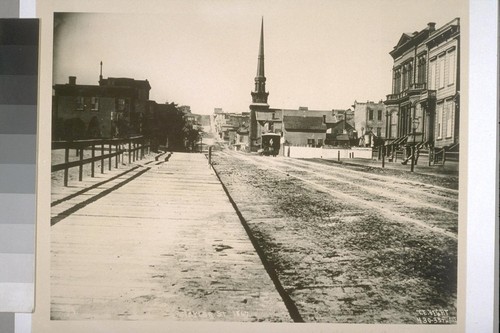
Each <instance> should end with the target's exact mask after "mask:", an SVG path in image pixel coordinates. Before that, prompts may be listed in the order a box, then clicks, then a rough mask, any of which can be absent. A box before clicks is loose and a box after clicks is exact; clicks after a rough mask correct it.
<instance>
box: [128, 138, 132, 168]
mask: <svg viewBox="0 0 500 333" xmlns="http://www.w3.org/2000/svg"><path fill="white" fill-rule="evenodd" d="M130 154H132V141H129V142H128V164H130V163H132V156H130Z"/></svg>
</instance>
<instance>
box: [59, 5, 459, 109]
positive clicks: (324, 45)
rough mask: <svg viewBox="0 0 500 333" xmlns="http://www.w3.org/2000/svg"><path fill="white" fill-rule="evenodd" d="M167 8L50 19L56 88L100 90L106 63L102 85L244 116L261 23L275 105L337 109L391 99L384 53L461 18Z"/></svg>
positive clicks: (314, 9)
mask: <svg viewBox="0 0 500 333" xmlns="http://www.w3.org/2000/svg"><path fill="white" fill-rule="evenodd" d="M138 3H140V1H139V2H138ZM163 3H164V5H162V7H161V8H160V7H159V8H157V10H155V13H152V14H144V13H141V14H137V13H135V14H123V13H122V14H115V13H71V14H63V15H56V20H55V22H54V27H55V36H54V83H66V82H67V80H68V76H70V75H74V76H77V83H80V84H97V81H98V79H99V62H100V61H103V63H104V66H103V76H104V77H108V76H109V77H131V78H135V79H142V80H144V79H148V80H149V82H150V84H151V87H152V88H151V93H150V98H151V99H153V100H156V101H157V102H158V103H164V102H166V101H168V102H175V103H177V104H179V105H190V106H191V109H192V111H193V112H194V113H202V114H208V113H212V112H213V109H214V108H215V107H221V108H223V109H224V111H226V112H244V111H248V106H249V104H250V102H251V96H250V92H251V91H252V89H253V86H254V77H255V74H256V69H257V54H258V46H259V37H260V21H261V17H262V16H263V17H264V43H265V70H266V77H267V90H268V91H269V99H268V102H269V104H270V105H271V107H273V108H298V107H299V106H308V107H309V109H322V110H327V109H333V108H335V109H343V108H349V107H350V105H352V103H353V102H354V100H358V101H366V100H374V101H378V100H381V99H385V96H386V95H387V94H389V93H390V92H391V68H392V63H393V61H392V58H391V56H390V55H389V52H390V51H391V50H392V48H393V47H394V46H395V45H396V43H397V42H398V40H399V38H400V37H401V34H402V33H403V32H413V31H420V30H422V29H424V28H425V27H426V25H427V23H428V22H436V28H439V27H441V26H442V25H443V24H445V23H447V22H449V21H451V20H452V19H453V18H455V17H463V15H462V14H461V10H460V7H459V1H457V0H453V1H451V0H420V1H414V0H410V1H407V0H366V1H365V0H358V1H355V0H338V1H335V0H324V1H320V0H307V1H306V0H304V1H299V0H288V1H279V0H274V1H255V0H252V1H239V0H232V1H230V0H219V1H212V0H208V1H201V0H200V1H197V0H184V1H180V0H172V1H168V0H167V1H164V2H163ZM96 11H99V9H97V10H96Z"/></svg>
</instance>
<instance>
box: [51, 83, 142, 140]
mask: <svg viewBox="0 0 500 333" xmlns="http://www.w3.org/2000/svg"><path fill="white" fill-rule="evenodd" d="M53 88H54V90H53V91H54V95H53V104H52V121H53V127H52V128H53V139H54V140H60V139H64V140H74V139H88V138H112V137H126V136H132V135H139V134H141V133H142V129H143V128H142V127H143V120H144V119H143V118H144V115H145V113H146V112H147V110H148V109H149V102H148V100H149V91H150V90H151V86H150V85H149V82H148V80H134V79H130V78H112V77H110V78H107V79H103V78H102V75H101V76H100V79H99V84H98V85H82V84H77V83H76V77H74V76H70V77H69V81H68V83H66V84H56V85H54V87H53Z"/></svg>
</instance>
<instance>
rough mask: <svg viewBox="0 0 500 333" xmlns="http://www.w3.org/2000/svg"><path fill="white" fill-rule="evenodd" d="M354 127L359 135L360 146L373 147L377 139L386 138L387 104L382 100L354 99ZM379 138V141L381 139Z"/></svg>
mask: <svg viewBox="0 0 500 333" xmlns="http://www.w3.org/2000/svg"><path fill="white" fill-rule="evenodd" d="M352 108H353V110H354V127H355V129H356V132H357V134H358V137H359V142H358V144H359V145H360V146H367V147H371V146H373V145H374V144H375V141H376V139H380V140H382V139H385V135H386V117H385V104H384V103H383V102H382V101H380V102H377V103H375V102H373V101H366V102H358V101H354V104H353V105H352ZM380 140H379V141H380Z"/></svg>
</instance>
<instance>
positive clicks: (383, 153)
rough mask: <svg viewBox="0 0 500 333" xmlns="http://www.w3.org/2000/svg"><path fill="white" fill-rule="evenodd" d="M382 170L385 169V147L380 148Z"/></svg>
mask: <svg viewBox="0 0 500 333" xmlns="http://www.w3.org/2000/svg"><path fill="white" fill-rule="evenodd" d="M382 168H385V146H382Z"/></svg>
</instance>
